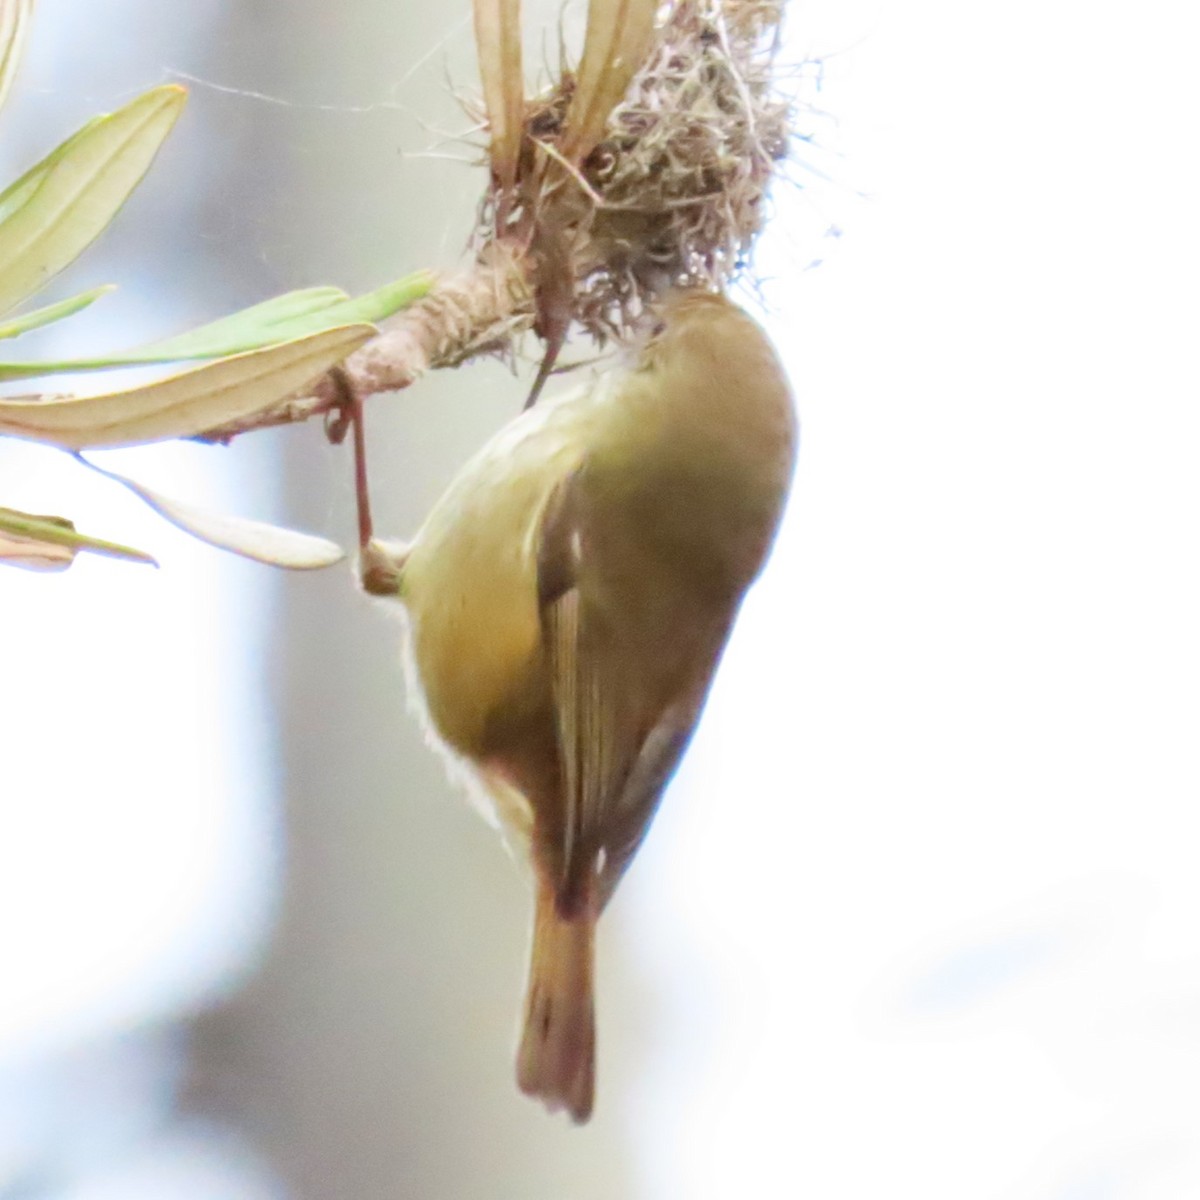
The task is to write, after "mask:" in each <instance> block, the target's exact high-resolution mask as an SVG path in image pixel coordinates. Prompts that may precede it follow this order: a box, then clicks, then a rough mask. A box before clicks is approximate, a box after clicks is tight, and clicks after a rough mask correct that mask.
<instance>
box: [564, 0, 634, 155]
mask: <svg viewBox="0 0 1200 1200" xmlns="http://www.w3.org/2000/svg"><path fill="white" fill-rule="evenodd" d="M657 8H658V3H657V0H591V3H590V4H589V5H588V19H587V33H586V35H585V37H584V42H583V57H582V59H580V62H579V71H578V72H577V75H576V80H575V91H574V94H573V95H572V96H571V103H570V106H569V107H568V109H567V119H566V131H565V133H564V134H563V137H562V139H561V140H560V142H559V150H560V152H561V153H562V155H563V157H564V158H566V159H567V161H568V162H570V163H572V164H578V163H580V162H582V161H583V160H584V159H585V158H586V157H587V156H588V155H589V154H590V153H591V152H592V150H593V149H594V148H595V146H596V144H597V143H598V142H599V141H600V140H601V139H602V138H603V137H604V131H605V127H606V125H607V123H608V118H609V115H610V114H611V112H612V110H613V109H614V108H616V106H617V105H618V104H619V103H620V102H621V100H622V98H623V97H624V95H625V92H626V90H627V89H628V87H629V84H630V83H631V81H632V80H633V77H634V75H636V74H637V72H638V69H639V68H640V67H641V65H642V63H643V62H644V61H645V60H646V55H647V54H648V53H649V51H650V47H651V45H652V44H653V41H654V14H655V12H656V10H657Z"/></svg>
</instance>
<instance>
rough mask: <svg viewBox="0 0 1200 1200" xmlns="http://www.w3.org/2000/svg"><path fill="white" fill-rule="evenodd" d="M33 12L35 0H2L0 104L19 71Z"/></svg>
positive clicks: (0, 5)
mask: <svg viewBox="0 0 1200 1200" xmlns="http://www.w3.org/2000/svg"><path fill="white" fill-rule="evenodd" d="M32 12H33V0H0V105H3V104H4V101H5V100H6V99H8V89H9V88H10V87H12V81H13V76H14V75H15V74H16V73H17V64H18V63H19V62H20V61H21V49H22V47H23V46H24V44H25V33H26V31H27V30H28V29H29V15H30V13H32Z"/></svg>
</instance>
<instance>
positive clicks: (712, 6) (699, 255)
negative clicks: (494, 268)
mask: <svg viewBox="0 0 1200 1200" xmlns="http://www.w3.org/2000/svg"><path fill="white" fill-rule="evenodd" d="M782 9H783V3H782V0H725V2H724V3H722V2H720V0H677V2H676V3H674V4H673V5H671V6H670V7H669V9H666V10H665V11H662V12H660V14H659V24H658V26H657V29H656V33H655V38H654V42H653V45H652V48H651V50H650V53H649V55H648V57H647V59H646V60H645V62H644V63H643V65H642V67H641V69H640V70H639V71H638V72H637V74H636V75H635V76H634V79H633V82H632V84H631V85H630V87H629V89H628V91H627V92H626V94H625V97H624V99H623V100H622V101H621V102H620V103H619V104H618V105H617V106H616V107H615V108H614V109H613V111H612V113H611V114H610V116H609V119H608V124H607V127H606V133H605V136H604V137H603V139H602V140H601V141H600V142H599V143H598V144H597V145H596V146H595V147H594V148H593V149H592V150H591V152H590V153H589V154H588V155H587V156H586V158H584V159H583V161H582V162H581V163H579V164H578V165H573V164H571V163H570V162H569V161H567V160H566V159H565V158H564V157H563V156H562V155H561V154H559V153H558V151H557V145H558V143H559V140H560V138H561V136H562V134H563V132H564V129H563V125H564V120H565V116H566V113H567V111H568V107H569V104H570V100H571V96H572V92H573V90H574V87H575V79H574V76H573V74H572V73H571V72H570V71H567V70H564V72H563V74H562V77H561V78H560V79H559V80H558V81H557V82H556V83H555V84H554V85H553V86H551V87H550V88H549V89H547V90H546V91H544V92H543V93H542V94H540V95H538V96H536V97H534V98H533V99H532V100H530V101H528V102H527V104H526V112H525V121H524V134H525V136H524V138H523V140H522V150H521V155H520V160H519V169H518V177H517V183H516V188H515V197H516V199H515V203H514V202H512V201H511V200H509V201H503V200H502V197H501V196H500V194H499V192H498V186H497V183H496V181H495V179H493V184H492V187H491V188H490V189H489V192H488V194H487V195H486V196H485V198H484V202H483V204H482V206H481V209H480V219H479V223H478V227H477V230H476V246H477V249H478V250H479V252H480V253H481V255H485V256H486V255H487V254H488V252H489V249H490V248H492V246H493V244H494V243H495V242H496V241H497V240H506V241H509V242H510V243H511V242H512V241H513V240H515V241H517V242H518V243H520V244H521V245H523V246H524V247H526V248H527V252H528V253H529V254H530V256H531V257H532V258H533V260H534V261H535V263H536V262H539V261H541V262H544V261H545V259H546V257H547V256H553V257H554V258H555V260H556V261H557V263H558V270H559V271H560V273H561V274H564V275H565V276H566V277H567V279H568V280H569V284H570V291H571V292H573V300H572V302H571V307H572V311H571V314H570V315H571V316H572V317H573V319H574V320H575V321H577V322H578V323H579V324H580V325H581V326H582V327H583V328H584V329H585V330H587V331H588V332H589V333H590V334H591V335H592V336H593V337H595V338H597V339H598V340H599V341H601V342H603V341H605V340H606V339H608V338H610V337H616V338H618V339H620V338H622V336H623V335H624V334H625V333H626V332H627V331H628V330H629V329H630V328H631V327H632V326H633V325H634V324H635V323H636V321H637V319H638V316H639V314H640V313H641V312H642V311H643V310H644V308H645V306H646V304H647V302H651V301H653V300H654V299H655V298H656V297H657V296H659V295H660V294H661V293H662V292H663V291H664V290H665V289H666V288H668V287H672V286H703V287H709V288H724V287H725V286H726V285H727V284H728V283H729V282H730V281H731V279H732V278H733V277H734V276H735V275H736V274H738V273H739V272H740V271H742V270H743V269H744V268H745V267H746V266H747V265H748V263H749V260H750V256H751V251H752V248H753V244H754V240H755V237H756V236H757V234H758V233H759V231H760V230H761V229H762V227H763V225H764V223H765V221H766V217H767V211H766V208H767V206H766V194H767V189H768V186H769V185H770V183H771V180H772V178H773V177H774V176H775V175H776V174H777V173H778V170H779V167H780V164H781V163H782V162H783V161H784V160H785V159H786V158H787V156H788V152H789V145H790V140H791V133H790V130H791V124H792V117H793V107H794V101H793V99H792V98H791V97H789V96H788V95H787V94H786V93H785V90H784V88H783V87H782V86H781V75H782V71H781V68H780V66H779V61H778V60H779V54H778V51H779V27H780V20H781V17H782ZM501 214H503V216H502V215H501ZM501 220H503V227H501V228H498V227H497V226H498V222H499V221H501ZM534 274H535V278H536V277H537V271H536V270H535V273H534ZM538 303H539V305H540V304H542V303H543V300H542V298H540V297H539V299H538Z"/></svg>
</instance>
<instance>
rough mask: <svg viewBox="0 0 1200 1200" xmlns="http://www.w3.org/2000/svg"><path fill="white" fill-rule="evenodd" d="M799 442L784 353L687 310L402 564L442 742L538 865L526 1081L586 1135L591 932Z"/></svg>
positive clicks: (477, 462) (475, 469) (727, 311)
mask: <svg viewBox="0 0 1200 1200" xmlns="http://www.w3.org/2000/svg"><path fill="white" fill-rule="evenodd" d="M795 441H796V438H795V422H794V415H793V407H792V398H791V394H790V391H789V388H788V385H787V381H786V378H785V376H784V373H783V369H782V367H781V366H780V364H779V361H778V359H777V357H776V355H775V353H774V351H773V350H772V348H771V345H770V343H769V342H768V340H767V338H766V336H765V334H764V333H763V332H762V330H761V329H760V328H759V327H758V325H757V324H755V322H754V321H752V320H751V319H750V318H749V317H748V316H747V315H746V314H745V313H743V312H741V311H740V310H739V309H738V308H736V307H735V306H734V305H733V304H731V303H730V302H729V301H727V300H725V299H724V298H722V297H719V296H714V295H710V294H707V293H684V294H682V295H680V296H677V297H676V298H674V299H673V300H671V301H669V302H668V303H667V305H666V306H665V307H664V310H663V312H662V314H661V320H660V323H659V328H658V330H657V332H656V333H655V334H654V335H653V336H652V337H651V338H650V339H649V340H648V341H647V342H646V344H645V345H644V346H643V347H642V349H641V351H640V353H639V354H638V356H637V359H636V362H635V364H634V365H633V366H632V367H631V368H627V369H621V370H616V371H613V372H610V373H609V374H608V375H606V376H604V377H602V379H601V380H600V381H599V382H597V383H596V384H595V385H594V386H593V387H591V388H589V389H587V390H585V391H583V392H581V393H577V394H573V395H568V396H563V397H557V398H552V399H546V400H544V401H543V402H542V403H541V404H539V405H538V406H537V407H536V408H534V409H533V410H531V411H530V412H527V413H525V414H523V415H522V416H520V417H519V418H517V419H516V420H515V421H513V422H512V424H511V425H509V426H508V427H506V428H505V429H503V430H502V431H501V432H500V433H499V434H498V435H497V436H496V437H495V438H494V439H493V440H492V441H491V442H490V443H489V444H488V445H487V446H486V447H484V449H483V450H482V451H481V452H480V453H479V454H478V455H476V457H475V458H474V459H473V460H472V461H471V462H470V463H468V464H467V466H466V467H465V468H464V469H463V471H462V472H461V473H460V475H459V476H458V478H457V479H456V480H455V481H454V482H453V483H452V484H451V486H450V488H449V489H448V490H447V492H446V494H445V496H444V497H443V498H442V499H441V500H440V501H439V502H438V504H437V505H436V506H435V508H434V509H433V511H432V512H431V513H430V515H429V518H428V520H427V521H426V523H425V525H424V527H423V528H422V530H421V532H420V534H419V535H418V537H417V539H416V540H415V542H414V543H413V544H412V545H411V546H410V547H408V548H407V549H406V551H405V552H404V554H403V556H402V558H401V559H400V560H399V595H400V599H401V600H402V601H403V602H404V604H405V606H406V608H407V609H408V613H409V616H410V651H411V663H412V666H413V668H414V673H415V676H416V680H417V682H418V684H419V687H420V693H421V695H422V697H423V700H424V708H425V713H426V716H427V720H428V725H429V727H430V729H431V730H432V732H433V733H434V734H435V735H436V738H437V740H438V742H439V743H440V744H441V745H442V746H443V747H445V748H446V749H447V750H448V751H449V752H450V754H451V755H452V756H453V757H454V758H455V759H457V760H459V761H461V762H463V763H465V764H466V765H467V766H468V767H469V768H470V771H471V773H472V774H473V775H474V777H475V779H476V780H477V781H478V782H479V783H480V784H481V785H482V788H483V790H484V791H485V792H486V794H487V795H488V796H489V797H490V799H491V801H492V803H493V804H494V806H495V811H496V813H497V815H498V817H499V820H500V822H501V824H502V825H503V826H504V828H505V830H506V832H507V834H508V836H509V838H510V840H511V842H512V843H513V844H514V845H515V846H516V847H517V848H518V849H520V850H523V851H526V852H527V853H528V855H529V858H530V860H531V862H532V866H533V871H534V876H535V892H536V915H535V920H534V936H533V961H532V967H531V971H530V982H529V994H528V1000H527V1007H526V1018H525V1029H524V1034H523V1037H522V1041H521V1047H520V1050H519V1053H518V1060H517V1077H518V1082H519V1084H520V1086H521V1088H522V1089H523V1090H524V1091H526V1092H528V1093H531V1094H533V1095H537V1096H540V1097H541V1098H542V1099H543V1100H544V1101H545V1102H546V1103H547V1104H548V1105H549V1106H550V1107H551V1108H558V1107H564V1108H566V1109H567V1110H568V1111H569V1112H570V1113H571V1115H572V1116H573V1117H574V1118H575V1119H576V1120H577V1121H582V1120H586V1119H587V1117H588V1116H589V1114H590V1112H591V1108H592V1098H593V1088H594V1058H595V1033H594V1022H593V1015H592V956H593V928H594V925H595V921H596V919H597V917H598V916H599V914H600V912H601V911H602V910H603V908H604V906H605V905H606V904H607V902H608V900H609V899H610V897H611V896H612V893H613V890H614V888H615V887H616V885H617V882H618V881H619V879H620V878H621V875H622V873H623V872H624V871H625V868H626V867H627V866H628V864H629V861H630V859H631V857H632V856H633V853H634V851H635V850H636V849H637V847H638V845H639V843H640V842H641V839H642V837H643V836H644V835H645V832H646V829H647V827H648V825H649V823H650V820H651V818H652V817H653V815H654V810H655V808H656V806H657V804H658V801H659V798H660V796H661V794H662V791H663V789H664V788H665V786H666V784H667V781H668V780H669V778H670V776H671V774H672V772H673V771H674V769H675V767H676V765H677V764H678V762H679V759H680V757H681V756H682V754H683V752H684V749H685V747H686V746H687V742H688V739H689V738H690V737H691V734H692V731H693V729H694V728H695V725H696V722H697V720H698V718H699V715H700V710H701V707H702V705H703V703H704V698H705V696H706V694H707V692H708V688H709V685H710V683H711V682H712V677H713V673H714V671H715V670H716V666H717V663H718V661H719V659H720V656H721V651H722V649H723V648H724V645H725V641H726V639H727V637H728V635H729V631H730V628H731V626H732V623H733V620H734V617H735V615H736V613H737V609H738V606H739V604H740V602H741V599H742V596H743V594H744V593H745V590H746V588H747V587H748V586H749V585H750V583H751V582H752V580H753V579H754V577H755V576H756V575H757V574H758V571H759V569H760V568H761V566H762V563H763V560H764V558H765V557H766V554H767V551H768V549H769V547H770V544H771V540H772V538H773V536H774V534H775V530H776V527H777V525H778V523H779V518H780V515H781V512H782V509H783V503H784V499H785V496H786V493H787V488H788V484H789V481H790V478H791V474H792V466H793V461H794V457H795Z"/></svg>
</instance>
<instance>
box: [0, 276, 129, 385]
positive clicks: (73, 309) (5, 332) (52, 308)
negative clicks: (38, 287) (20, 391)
mask: <svg viewBox="0 0 1200 1200" xmlns="http://www.w3.org/2000/svg"><path fill="white" fill-rule="evenodd" d="M115 289H116V284H114V283H106V284H104V285H103V286H102V287H98V288H92V290H91V291H90V292H80V293H79V295H78V296H71V297H70V299H67V300H60V301H59V302H58V303H57V304H47V305H46V306H45V308H35V309H34V310H33V312H27V313H23V314H22V315H21V316H19V317H16V318H14V319H13V320H11V321H5V322H3V323H0V338H14V337H18V336H19V335H20V334H22V333H28V332H29V331H30V330H31V329H40V328H41V327H42V326H43V325H51V324H53V323H54V322H55V321H61V320H62V319H63V318H64V317H70V316H73V315H74V314H75V313H77V312H79V310H80V309H83V308H87V306H88V305H89V304H92V303H94V302H95V301H97V300H99V299H100V297H101V296H104V295H107V294H108V293H109V292H111V291H114V290H115ZM3 377H4V375H3V367H0V379H2V378H3Z"/></svg>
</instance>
